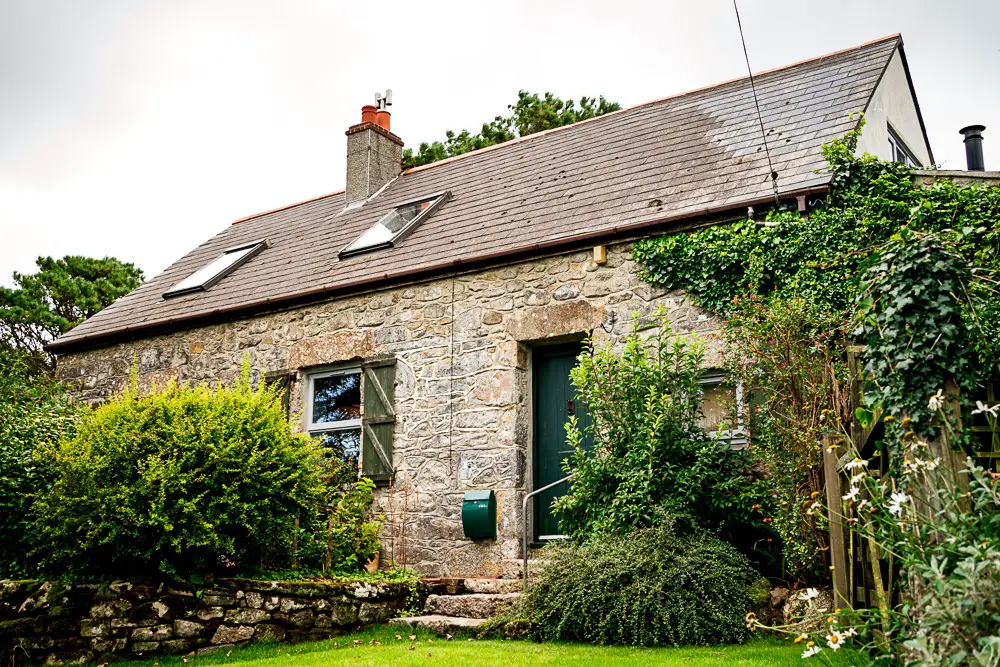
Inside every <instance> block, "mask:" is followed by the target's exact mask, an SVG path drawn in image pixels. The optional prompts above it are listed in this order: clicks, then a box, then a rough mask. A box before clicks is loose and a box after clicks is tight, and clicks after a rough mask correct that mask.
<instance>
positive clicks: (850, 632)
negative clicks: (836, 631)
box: [844, 628, 858, 637]
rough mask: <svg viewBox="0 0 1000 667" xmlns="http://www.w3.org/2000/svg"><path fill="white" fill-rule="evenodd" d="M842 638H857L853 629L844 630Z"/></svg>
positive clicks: (856, 633)
mask: <svg viewBox="0 0 1000 667" xmlns="http://www.w3.org/2000/svg"><path fill="white" fill-rule="evenodd" d="M844 636H845V637H857V636H858V631H857V630H855V629H854V628H847V629H846V630H844Z"/></svg>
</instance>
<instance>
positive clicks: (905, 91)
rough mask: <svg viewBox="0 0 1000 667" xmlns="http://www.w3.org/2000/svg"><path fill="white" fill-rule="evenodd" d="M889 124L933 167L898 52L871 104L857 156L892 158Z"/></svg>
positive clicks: (909, 146) (914, 152)
mask: <svg viewBox="0 0 1000 667" xmlns="http://www.w3.org/2000/svg"><path fill="white" fill-rule="evenodd" d="M887 123H888V124H890V125H892V129H893V130H895V132H896V134H897V135H899V137H900V138H901V139H902V140H903V142H904V143H905V144H906V146H907V148H909V149H910V152H912V153H913V155H915V156H916V158H917V159H918V160H919V161H920V162H921V164H922V165H923V166H925V167H929V166H931V158H930V155H928V154H927V147H926V145H925V144H924V136H923V132H922V131H921V130H920V119H919V118H918V117H917V107H916V103H915V102H914V99H913V96H912V95H911V94H910V86H909V84H907V82H906V71H905V70H904V69H903V60H902V57H901V56H900V55H899V51H896V53H894V54H893V56H892V60H890V61H889V67H888V68H887V69H886V71H885V76H883V77H882V81H880V82H879V85H878V88H876V89H875V94H874V95H873V96H872V101H871V104H869V105H868V111H867V112H866V113H865V128H864V130H862V132H861V137H860V138H859V139H858V155H861V154H862V153H870V154H871V155H875V156H878V157H880V158H883V159H886V160H890V159H892V155H891V154H890V153H889V130H888V128H887Z"/></svg>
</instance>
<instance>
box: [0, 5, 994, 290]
mask: <svg viewBox="0 0 1000 667" xmlns="http://www.w3.org/2000/svg"><path fill="white" fill-rule="evenodd" d="M376 8H378V9H376ZM740 10H741V15H742V18H743V28H744V31H745V33H746V38H747V46H748V49H749V52H750V59H751V64H752V65H753V69H754V71H759V70H763V69H768V68H772V67H777V66H780V65H784V64H788V63H791V62H794V61H797V60H801V59H804V58H809V57H813V56H817V55H821V54H823V53H827V52H830V51H835V50H838V49H842V48H846V47H849V46H853V45H856V44H859V43H861V42H865V41H868V40H871V39H874V38H877V37H881V36H884V35H887V34H892V33H896V32H901V33H902V34H903V39H904V43H905V47H906V55H907V58H908V60H909V65H910V71H911V74H912V76H913V81H914V86H915V87H916V90H917V95H918V99H919V100H920V103H921V108H922V111H923V116H924V121H925V123H926V125H927V130H928V133H929V136H930V141H931V146H932V148H933V149H934V153H935V157H936V158H937V160H938V161H939V163H940V164H941V165H942V166H943V167H945V168H953V169H964V168H965V156H964V149H963V146H962V143H961V137H960V135H959V134H958V129H959V128H960V127H962V126H964V125H969V124H972V123H981V124H984V125H986V126H987V130H986V132H985V134H984V136H985V138H986V140H985V142H984V152H985V154H986V167H987V169H1000V32H998V31H997V29H996V27H997V26H998V25H1000V2H995V1H991V0H982V1H975V0H959V1H955V2H949V3H944V2H940V1H938V0H934V1H931V0H923V1H920V2H918V1H916V0H898V1H893V2H890V1H883V0H864V1H858V0H837V1H836V2H829V1H827V2H821V1H818V0H741V7H740ZM745 73H746V70H745V63H744V61H743V53H742V50H741V47H740V42H739V35H738V32H737V28H736V20H735V17H734V14H733V8H732V3H731V1H730V0H698V1H693V0H660V1H658V2H657V1H655V0H654V1H649V2H643V1H641V0H613V1H606V2H596V1H590V2H588V1H586V0H572V1H565V2H562V1H559V2H549V1H547V0H527V1H520V0H507V1H505V2H495V3H485V2H472V1H470V0H465V1H464V2H451V3H449V2H436V1H435V2H431V1H429V0H421V1H419V2H413V1H412V0H411V1H410V2H396V1H394V0H379V1H378V2H370V1H364V0H357V1H356V2H353V3H349V2H333V1H326V2H319V1H307V0H288V1H285V2H281V1H279V0H272V1H270V2H263V1H261V0H215V1H211V0H210V1H203V2H194V1H188V0H163V1H162V2H148V1H139V0H121V1H120V2H113V1H110V0H89V1H87V2H82V1H80V0H0V239H2V241H3V242H2V243H0V282H2V283H4V284H8V285H9V284H10V283H11V280H10V278H11V272H12V271H15V270H18V271H27V272H30V271H33V270H34V259H35V257H36V256H38V255H52V256H57V257H60V256H63V255H66V254H82V255H89V256H95V257H102V256H106V255H110V256H114V257H118V258H119V259H122V260H125V261H131V262H134V263H136V264H138V265H139V266H140V267H141V268H142V269H143V270H145V271H146V274H147V276H148V277H152V276H153V275H155V274H156V273H159V272H160V271H162V270H163V269H164V268H166V266H167V265H168V264H170V263H171V262H172V261H174V260H175V259H177V258H179V257H180V256H181V255H182V254H184V253H185V252H187V251H188V250H190V249H192V248H194V247H195V246H197V245H198V244H200V243H201V242H202V241H204V240H206V239H207V238H209V237H210V236H211V235H213V234H215V233H216V232H218V231H219V230H220V229H223V228H224V227H225V226H226V225H228V224H229V223H231V222H232V221H233V220H235V219H237V218H240V217H243V216H246V215H249V214H253V213H256V212H260V211H263V210H266V209H270V208H275V207H278V206H283V205H286V204H290V203H293V202H296V201H300V200H302V199H308V198H311V197H314V196H317V195H320V194H323V193H326V192H331V191H334V190H339V189H341V188H342V187H343V182H344V166H345V137H344V130H346V129H347V127H348V126H349V125H351V124H353V123H355V122H358V120H359V118H360V111H359V109H360V107H361V105H363V104H367V103H370V102H372V100H373V99H374V93H375V91H377V90H381V89H384V88H387V87H389V88H392V89H393V91H394V102H395V104H394V106H393V107H392V109H391V111H392V112H393V117H392V128H393V131H394V132H395V133H397V134H398V135H399V136H401V137H402V138H403V139H404V140H405V141H406V142H407V145H408V146H416V145H418V144H419V143H420V142H421V141H429V140H434V139H438V138H442V137H443V135H444V132H445V130H447V129H455V130H458V129H461V128H469V129H472V130H477V129H478V127H479V125H480V124H481V123H482V122H483V121H485V120H488V119H490V118H492V117H493V116H495V115H497V114H498V113H502V112H504V111H505V108H506V105H507V104H508V103H510V102H512V101H513V100H514V99H515V98H516V96H517V91H518V90H519V89H522V88H523V89H528V90H532V91H537V92H542V91H545V90H549V91H552V92H553V93H555V94H557V95H559V96H561V97H579V96H580V95H598V94H603V95H605V96H606V97H608V98H609V99H612V100H615V101H617V102H620V103H621V104H622V105H623V106H631V105H633V104H638V103H641V102H645V101H648V100H652V99H656V98H660V97H664V96H667V95H670V94H673V93H678V92H683V91H684V90H687V89H690V88H696V87H701V86H705V85H709V84H712V83H716V82H719V81H723V80H726V79H731V78H734V77H739V76H743V75H745Z"/></svg>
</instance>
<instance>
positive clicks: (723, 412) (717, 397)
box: [699, 368, 747, 449]
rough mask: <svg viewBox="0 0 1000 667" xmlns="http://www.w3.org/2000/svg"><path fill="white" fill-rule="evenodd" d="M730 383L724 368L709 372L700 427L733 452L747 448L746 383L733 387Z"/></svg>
mask: <svg viewBox="0 0 1000 667" xmlns="http://www.w3.org/2000/svg"><path fill="white" fill-rule="evenodd" d="M726 380H727V375H726V372H725V371H723V370H721V369H716V368H713V369H709V370H707V371H705V373H704V375H702V378H701V380H700V382H701V387H702V390H701V391H702V398H701V420H700V422H699V426H701V427H702V428H703V429H705V430H706V431H707V432H708V433H709V435H711V436H713V437H715V438H718V439H719V440H723V441H725V442H728V443H729V446H730V447H732V448H733V449H743V448H745V447H746V446H747V435H746V428H745V427H744V423H743V420H744V414H745V404H744V402H743V383H742V382H737V383H736V385H735V386H730V385H729V384H728V383H727V382H726Z"/></svg>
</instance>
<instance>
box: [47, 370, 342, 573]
mask: <svg viewBox="0 0 1000 667" xmlns="http://www.w3.org/2000/svg"><path fill="white" fill-rule="evenodd" d="M41 456H42V458H43V459H44V460H45V462H46V464H47V465H48V466H50V468H51V471H52V477H53V479H54V483H53V484H52V486H51V488H49V489H47V490H46V491H44V492H42V493H41V494H40V495H39V496H38V498H37V500H36V502H35V504H34V508H33V513H34V520H35V531H36V542H37V545H38V546H37V556H38V557H39V559H40V562H41V564H42V566H43V568H44V570H46V571H48V572H50V573H53V574H65V573H73V574H81V575H97V576H101V575H108V574H112V573H113V574H114V575H115V576H130V575H138V576H148V575H152V574H160V575H167V576H178V575H179V576H187V575H189V574H192V573H199V574H204V573H211V572H234V571H237V570H239V569H242V568H244V567H246V566H247V565H250V564H258V563H260V562H261V560H262V558H263V555H264V554H265V552H267V550H268V549H269V548H271V545H272V544H273V543H274V542H275V541H277V539H278V538H279V536H280V534H281V533H283V532H284V531H285V530H287V527H288V526H290V525H291V522H292V521H293V518H294V517H295V516H297V515H299V513H300V512H309V511H314V510H315V507H316V505H317V504H318V503H319V502H320V501H321V500H322V499H323V494H324V484H323V480H322V473H323V471H322V468H321V450H320V447H319V445H318V444H317V443H316V442H315V441H313V440H311V439H310V438H308V437H307V436H305V435H296V434H293V433H292V430H291V428H290V425H289V422H288V419H287V418H286V416H285V414H284V411H283V409H282V407H281V400H280V395H279V393H278V389H277V388H269V387H266V386H264V385H261V386H259V387H257V388H253V387H252V386H251V384H250V380H249V368H248V367H246V368H245V369H244V373H243V375H242V377H241V378H240V379H238V380H237V381H236V382H235V384H233V385H232V386H220V387H218V388H214V389H213V388H209V387H207V386H197V387H187V386H184V385H179V384H176V383H173V382H171V383H170V384H168V385H167V386H166V387H163V388H160V389H158V390H155V391H153V392H151V393H148V394H141V393H140V392H139V391H138V390H137V389H136V388H135V386H134V385H133V387H131V388H129V389H127V390H126V391H125V392H124V393H123V394H122V395H120V396H118V397H116V398H115V399H113V400H111V401H109V402H108V403H105V404H104V405H102V406H100V407H98V408H96V409H94V410H93V411H91V412H90V413H88V414H87V415H85V416H84V418H83V420H82V422H81V424H80V426H79V428H78V429H77V431H76V434H75V436H74V437H72V438H70V439H67V440H64V441H63V442H61V443H60V444H58V445H56V446H51V447H48V448H45V449H44V450H43V451H42V452H41Z"/></svg>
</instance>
